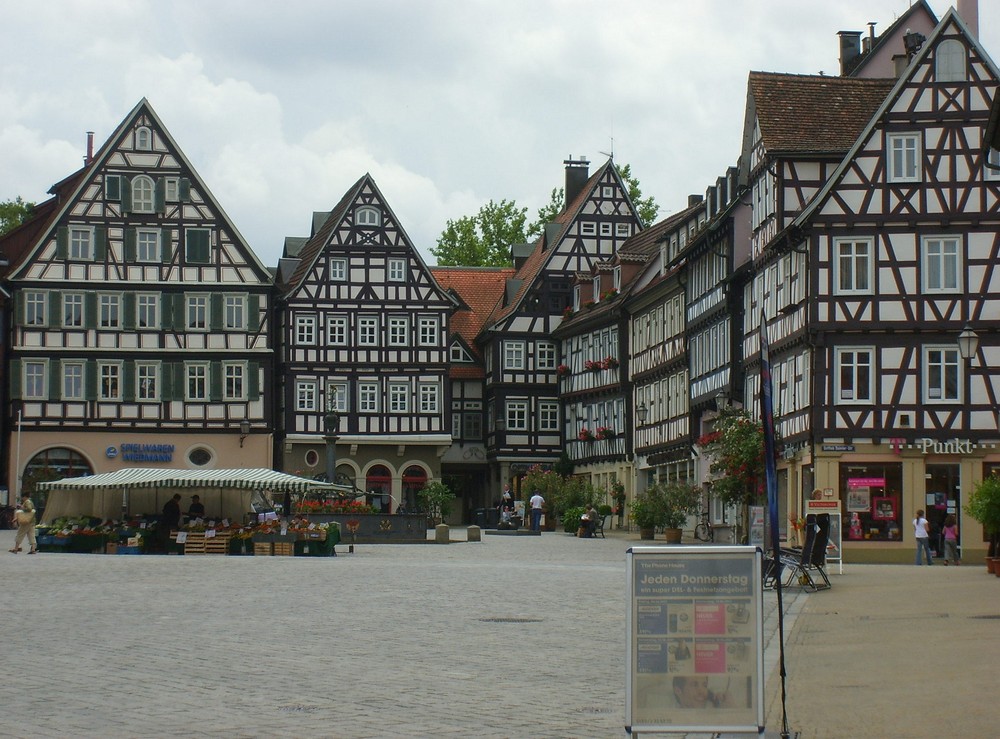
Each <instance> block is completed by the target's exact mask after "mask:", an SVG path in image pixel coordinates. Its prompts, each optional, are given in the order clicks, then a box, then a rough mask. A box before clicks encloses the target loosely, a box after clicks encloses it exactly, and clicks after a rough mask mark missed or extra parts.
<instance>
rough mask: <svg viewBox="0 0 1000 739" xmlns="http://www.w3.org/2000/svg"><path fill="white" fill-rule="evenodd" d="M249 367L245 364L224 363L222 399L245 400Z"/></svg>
mask: <svg viewBox="0 0 1000 739" xmlns="http://www.w3.org/2000/svg"><path fill="white" fill-rule="evenodd" d="M246 373H247V367H246V365H245V364H224V365H222V399H223V400H243V399H244V398H245V397H246V395H245V393H244V388H245V387H246V383H245V380H246Z"/></svg>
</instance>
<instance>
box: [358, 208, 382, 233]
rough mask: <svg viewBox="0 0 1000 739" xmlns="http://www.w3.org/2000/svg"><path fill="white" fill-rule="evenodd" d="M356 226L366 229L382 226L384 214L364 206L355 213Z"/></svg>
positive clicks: (376, 209)
mask: <svg viewBox="0 0 1000 739" xmlns="http://www.w3.org/2000/svg"><path fill="white" fill-rule="evenodd" d="M354 225H355V226H362V227H364V228H371V227H373V226H381V225H382V213H381V211H379V209H378V208H375V207H374V206H371V205H362V206H361V207H359V208H358V209H357V210H356V211H355V212H354Z"/></svg>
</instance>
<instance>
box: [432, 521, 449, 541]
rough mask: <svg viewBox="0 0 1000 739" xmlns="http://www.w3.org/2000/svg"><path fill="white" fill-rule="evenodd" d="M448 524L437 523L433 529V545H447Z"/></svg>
mask: <svg viewBox="0 0 1000 739" xmlns="http://www.w3.org/2000/svg"><path fill="white" fill-rule="evenodd" d="M448 531H449V529H448V524H446V523H439V524H438V525H437V526H435V527H434V543H435V544H447V543H448Z"/></svg>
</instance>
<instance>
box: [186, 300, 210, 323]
mask: <svg viewBox="0 0 1000 739" xmlns="http://www.w3.org/2000/svg"><path fill="white" fill-rule="evenodd" d="M185 300H186V303H187V327H188V329H189V330H192V331H206V330H208V296H207V295H188V296H186V299H185Z"/></svg>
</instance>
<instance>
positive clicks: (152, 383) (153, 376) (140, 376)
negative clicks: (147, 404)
mask: <svg viewBox="0 0 1000 739" xmlns="http://www.w3.org/2000/svg"><path fill="white" fill-rule="evenodd" d="M159 379H160V367H159V365H158V364H156V363H153V362H149V363H142V364H137V365H136V366H135V388H136V393H135V397H136V400H158V399H159V384H160V383H159Z"/></svg>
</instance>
